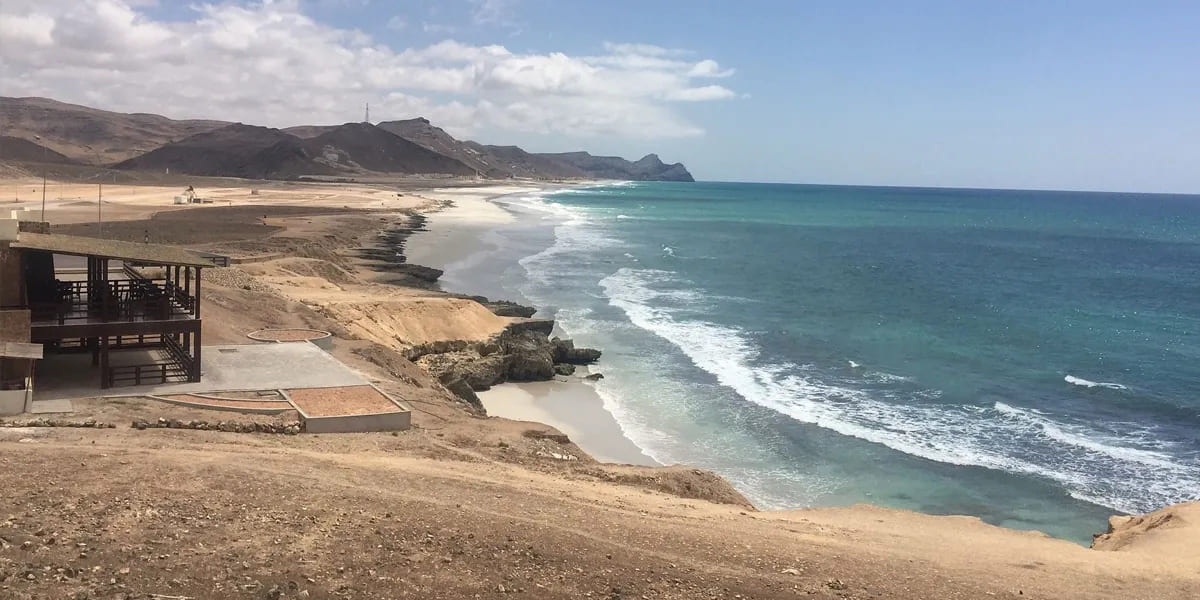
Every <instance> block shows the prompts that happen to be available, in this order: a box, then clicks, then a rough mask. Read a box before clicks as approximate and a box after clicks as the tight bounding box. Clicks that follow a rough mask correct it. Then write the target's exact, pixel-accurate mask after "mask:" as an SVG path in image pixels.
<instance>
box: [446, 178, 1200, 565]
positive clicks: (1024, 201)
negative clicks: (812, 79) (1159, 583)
mask: <svg viewBox="0 0 1200 600" xmlns="http://www.w3.org/2000/svg"><path fill="white" fill-rule="evenodd" d="M500 202H501V204H502V205H504V206H505V207H506V208H507V209H508V210H510V211H512V212H513V213H514V214H516V215H517V216H518V219H517V221H516V222H515V223H514V224H512V225H508V226H505V227H501V228H499V229H497V230H495V231H492V232H490V233H489V234H488V236H489V238H490V239H489V243H490V244H491V245H492V247H493V248H494V251H492V252H490V253H489V254H488V255H486V256H485V257H481V258H477V259H474V260H472V261H469V262H467V263H464V264H462V265H459V267H458V268H454V269H450V271H449V272H448V274H447V277H448V278H449V279H448V280H447V282H446V283H447V287H448V288H450V289H456V290H459V291H469V292H475V293H483V294H487V295H489V296H493V297H505V298H511V299H515V300H518V301H526V302H529V303H532V304H534V305H536V306H538V307H540V308H541V309H542V313H541V314H542V315H543V316H552V317H554V318H556V319H557V320H558V323H559V327H560V328H561V329H562V330H563V331H564V333H566V334H567V335H569V336H571V337H573V338H575V340H576V341H577V342H578V343H581V344H583V345H586V346H594V347H598V348H602V349H603V350H604V351H605V354H604V357H603V359H602V362H601V364H600V367H599V370H600V371H602V372H603V373H604V374H605V375H606V377H605V379H604V380H602V381H600V382H598V383H597V384H596V386H597V391H598V393H599V394H600V395H601V396H602V398H603V399H604V404H605V408H606V409H608V410H609V411H610V412H611V413H612V414H613V415H614V417H615V418H616V420H617V422H618V423H619V424H620V426H621V428H622V430H623V431H624V433H625V435H626V436H627V437H628V438H629V439H630V440H632V441H633V442H634V443H635V444H637V445H638V446H639V447H640V448H642V449H643V451H644V452H645V453H646V454H648V455H649V456H651V457H653V458H654V459H655V460H657V461H659V462H661V463H668V464H669V463H684V464H689V465H695V466H699V467H703V468H708V469H712V470H714V471H716V472H718V473H720V474H721V475H723V476H724V477H726V478H727V479H729V480H730V481H732V482H733V483H734V484H735V485H736V486H737V487H738V488H739V489H740V490H742V491H743V492H744V493H745V494H746V495H747V496H748V497H750V498H751V499H752V500H753V501H754V502H755V503H756V504H757V505H759V506H760V507H765V508H788V507H802V506H826V505H845V504H853V503H860V502H868V503H873V504H880V505H885V506H892V507H899V508H908V509H915V510H919V511H923V512H927V513H934V514H967V515H976V516H979V517H981V518H982V519H984V520H985V521H987V522H990V523H994V524H999V525H1004V526H1008V527H1015V528H1023V529H1039V530H1042V531H1045V532H1047V533H1050V534H1052V535H1055V536H1059V537H1064V538H1068V539H1071V540H1075V541H1079V542H1081V543H1086V542H1087V541H1089V540H1090V537H1091V534H1092V533H1096V532H1099V531H1101V530H1103V528H1104V525H1105V519H1106V518H1107V516H1108V515H1110V514H1114V513H1120V512H1130V513H1136V512H1145V511H1150V510H1154V509H1157V508H1160V507H1162V506H1164V505H1167V504H1171V503H1176V502H1181V501H1185V500H1194V499H1198V498H1200V335H1198V332H1200V196H1172V195H1147V194H1112V193H1078V192H1042V191H1001V190H968V189H923V188H881V187H844V186H815V185H773V184H740V183H738V184H734V183H696V184H678V183H626V184H617V185H606V186H595V187H587V188H570V189H564V190H558V191H554V192H544V193H538V194H530V195H524V196H509V197H505V198H502V199H501V200H500Z"/></svg>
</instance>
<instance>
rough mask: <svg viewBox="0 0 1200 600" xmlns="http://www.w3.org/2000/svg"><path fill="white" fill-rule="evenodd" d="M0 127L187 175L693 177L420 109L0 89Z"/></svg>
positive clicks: (65, 153) (100, 157)
mask: <svg viewBox="0 0 1200 600" xmlns="http://www.w3.org/2000/svg"><path fill="white" fill-rule="evenodd" d="M0 132H3V134H4V135H6V136H10V137H12V138H16V139H21V140H24V141H26V142H30V143H34V142H36V143H39V144H41V145H42V146H45V147H46V148H48V149H49V150H50V151H53V152H56V153H57V154H58V155H60V156H61V157H62V158H61V160H67V161H74V162H79V163H83V164H91V165H114V166H115V167H116V168H119V169H128V170H145V171H157V172H165V171H166V170H167V169H170V170H171V172H175V173H188V174H194V175H213V176H230V177H251V178H273V179H279V178H283V179H287V178H294V177H298V176H301V175H350V176H352V175H358V174H367V173H403V174H421V175H435V174H436V175H453V176H479V177H486V178H489V179H503V178H522V179H554V180H558V179H630V180H643V181H692V180H693V179H692V175H691V173H689V172H688V171H687V168H685V167H684V166H683V165H682V164H679V163H675V164H671V165H668V164H664V163H663V162H662V161H661V160H659V158H658V156H656V155H654V154H649V155H647V156H645V157H644V158H642V159H640V160H638V161H636V162H630V161H627V160H625V159H622V158H619V157H616V156H593V155H591V154H589V153H587V152H567V153H559V154H537V153H531V152H527V151H525V150H524V149H522V148H519V147H517V146H495V145H485V144H480V143H477V142H473V141H464V140H458V139H455V138H454V137H453V136H451V135H450V134H449V133H447V132H446V131H444V130H443V129H441V128H440V127H437V126H435V125H433V124H432V123H430V122H429V120H428V119H424V118H419V117H418V118H415V119H406V120H398V121H384V122H381V123H379V124H378V125H371V124H369V123H347V124H344V125H300V126H297V127H289V128H287V129H282V130H280V129H272V128H267V127H255V126H252V125H243V124H240V123H235V124H231V123H228V122H225V121H203V120H185V121H177V120H173V119H168V118H166V117H163V116H159V115H151V114H140V113H138V114H123V113H116V112H110V111H104V110H97V109H94V108H88V107H86V106H79V105H75V104H66V103H63V102H58V101H55V100H50V99H47V98H3V97H0ZM0 151H3V149H0ZM40 154H41V150H37V149H33V151H32V153H31V149H30V147H29V146H25V145H21V146H19V147H18V146H16V145H15V143H14V145H13V146H12V148H11V149H10V155H8V156H0V160H6V161H9V162H10V163H20V162H36V161H37V160H39V159H38V158H37V157H36V156H33V155H39V156H40ZM56 160H60V159H56Z"/></svg>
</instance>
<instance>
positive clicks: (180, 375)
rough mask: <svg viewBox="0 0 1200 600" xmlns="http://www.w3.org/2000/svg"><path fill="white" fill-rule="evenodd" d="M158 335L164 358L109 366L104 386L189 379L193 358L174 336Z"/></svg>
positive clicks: (104, 375) (193, 364)
mask: <svg viewBox="0 0 1200 600" xmlns="http://www.w3.org/2000/svg"><path fill="white" fill-rule="evenodd" d="M129 337H134V336H129ZM159 337H160V340H159V341H160V342H161V344H160V345H161V347H162V348H163V349H165V350H166V352H167V358H166V359H165V360H161V361H155V362H151V363H143V364H136V365H120V366H110V367H109V368H108V372H106V373H104V374H103V377H105V386H104V387H114V386H118V385H142V384H146V383H167V382H168V381H170V380H171V379H184V380H187V379H189V378H190V377H191V374H192V369H193V368H194V366H195V359H193V358H192V357H191V355H189V354H188V353H187V350H185V349H184V347H183V346H182V345H181V344H180V343H179V341H178V340H176V339H175V336H173V335H163V336H159Z"/></svg>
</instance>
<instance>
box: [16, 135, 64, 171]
mask: <svg viewBox="0 0 1200 600" xmlns="http://www.w3.org/2000/svg"><path fill="white" fill-rule="evenodd" d="M0 160H3V161H13V162H34V163H57V164H74V163H75V161H73V160H71V159H69V158H67V157H66V156H63V155H62V154H59V153H57V152H55V151H53V150H51V149H49V148H47V147H45V146H40V145H38V144H35V143H33V142H31V141H29V140H27V139H24V138H19V137H12V136H9V135H0Z"/></svg>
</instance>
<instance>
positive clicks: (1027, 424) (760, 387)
mask: <svg viewBox="0 0 1200 600" xmlns="http://www.w3.org/2000/svg"><path fill="white" fill-rule="evenodd" d="M672 278H673V274H672V273H669V272H665V271H654V270H635V269H630V268H622V269H620V270H619V271H617V272H616V273H614V274H613V275H611V276H609V277H607V278H605V279H604V280H602V281H601V282H600V283H601V286H602V287H603V288H604V290H605V294H606V296H608V298H609V303H610V304H611V305H613V306H615V307H617V308H620V309H621V310H622V311H623V312H624V313H625V314H626V315H627V317H628V318H629V319H630V321H631V322H633V323H634V324H635V325H636V326H638V327H640V328H642V329H645V330H647V331H650V332H652V333H654V334H656V335H658V336H659V337H661V338H663V339H665V340H667V341H669V342H671V343H672V344H673V345H675V346H676V347H677V348H679V350H680V351H682V352H683V354H684V355H686V356H687V357H688V359H690V361H691V362H692V363H693V364H695V365H696V366H697V367H699V368H700V369H703V370H704V371H707V372H708V373H710V374H712V375H713V376H714V377H715V378H716V379H717V381H718V382H719V383H720V384H721V385H723V386H725V387H727V388H729V389H731V390H733V391H734V392H736V393H737V394H738V395H739V396H741V397H742V398H744V399H746V400H748V401H750V402H753V403H755V404H758V405H760V406H764V407H767V408H770V409H772V410H775V411H778V412H780V413H782V414H785V415H787V416H789V417H791V418H793V419H795V420H797V421H800V422H803V423H810V424H813V425H817V426H819V427H823V428H826V429H830V430H832V431H836V432H838V433H840V434H842V435H847V436H852V437H855V438H859V439H863V440H867V441H870V442H874V443H878V444H883V445H885V446H887V447H889V448H892V449H894V450H898V451H900V452H904V453H906V454H910V455H913V456H918V457H922V458H926V459H929V460H934V461H938V462H943V463H948V464H955V465H969V466H980V467H986V468H991V469H998V470H1004V471H1008V472H1013V473H1024V474H1029V475H1035V476H1038V477H1043V478H1047V479H1050V480H1053V481H1056V482H1058V483H1059V484H1061V485H1063V486H1064V487H1065V488H1066V489H1067V490H1068V491H1070V492H1071V493H1072V494H1075V495H1077V496H1078V497H1087V498H1090V499H1093V500H1089V501H1094V502H1096V503H1098V504H1102V505H1105V506H1108V507H1110V508H1113V509H1116V510H1121V511H1126V512H1139V511H1145V510H1148V509H1153V508H1157V507H1160V506H1162V505H1165V504H1170V503H1173V502H1179V501H1183V500H1187V499H1190V496H1189V494H1194V491H1195V490H1196V489H1200V465H1196V464H1190V463H1186V462H1180V461H1179V460H1177V459H1175V458H1173V457H1171V456H1169V455H1167V454H1165V453H1159V452H1154V451H1150V450H1145V449H1140V448H1137V447H1135V446H1133V445H1131V442H1132V440H1129V439H1123V438H1122V439H1117V438H1111V437H1105V436H1102V435H1101V434H1099V433H1098V432H1094V431H1088V430H1085V429H1082V428H1079V427H1072V426H1069V425H1066V424H1065V423H1060V422H1057V421H1054V420H1052V419H1051V418H1050V417H1049V416H1045V415H1039V414H1037V413H1033V412H1030V411H1025V410H1023V409H1017V408H1014V407H1012V406H1009V405H1006V404H1002V403H997V404H996V405H995V406H990V407H985V406H971V405H947V404H944V403H933V402H922V399H923V396H922V395H921V394H913V395H912V396H911V398H908V400H909V401H908V402H904V403H899V402H887V401H882V400H880V399H878V398H876V397H872V396H871V395H870V394H868V393H866V392H865V391H863V390H859V389H854V388H853V387H849V386H844V385H832V384H829V383H827V382H826V381H822V380H821V379H820V378H819V377H817V376H813V375H812V374H810V373H808V372H805V371H804V370H803V369H802V368H801V367H800V366H798V365H793V364H779V363H772V362H770V361H763V360H760V356H759V354H758V350H757V349H756V348H755V346H754V344H753V343H752V342H751V341H750V339H749V338H748V337H747V335H746V333H745V332H742V331H738V330H735V329H731V328H728V327H722V326H718V325H715V324H712V323H707V322H703V321H693V320H680V319H677V318H675V316H674V315H673V314H672V313H671V310H670V309H669V308H666V307H665V306H664V304H666V303H665V302H664V300H666V299H667V297H669V296H670V295H671V294H673V293H675V292H673V291H667V290H663V291H659V290H662V288H664V287H671V288H674V289H675V290H678V289H679V288H680V287H683V284H684V282H679V281H675V280H672ZM924 397H925V398H932V397H936V394H928V395H924ZM636 441H637V440H636V439H635V442H636ZM639 445H640V444H639ZM1150 466H1152V467H1153V468H1152V469H1148V468H1147V467H1150Z"/></svg>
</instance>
